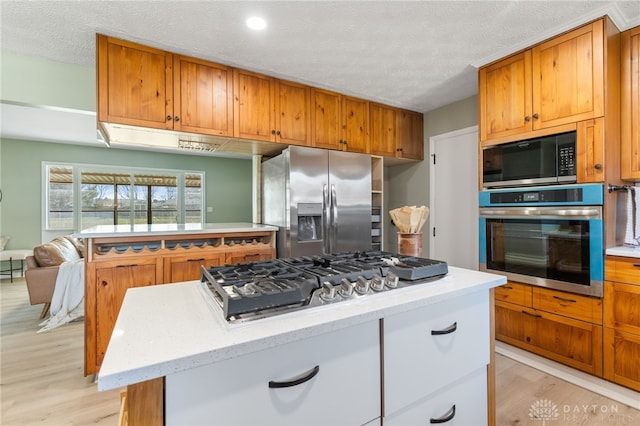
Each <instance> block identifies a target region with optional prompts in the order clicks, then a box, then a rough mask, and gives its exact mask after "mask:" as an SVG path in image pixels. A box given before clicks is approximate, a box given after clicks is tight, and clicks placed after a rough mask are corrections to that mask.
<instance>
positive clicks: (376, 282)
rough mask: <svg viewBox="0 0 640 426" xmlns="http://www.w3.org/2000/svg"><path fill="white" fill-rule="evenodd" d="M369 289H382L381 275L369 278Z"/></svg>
mask: <svg viewBox="0 0 640 426" xmlns="http://www.w3.org/2000/svg"><path fill="white" fill-rule="evenodd" d="M371 289H372V290H373V291H382V290H384V280H383V279H382V277H381V276H379V275H375V276H374V277H373V278H372V279H371Z"/></svg>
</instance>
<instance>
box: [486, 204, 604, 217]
mask: <svg viewBox="0 0 640 426" xmlns="http://www.w3.org/2000/svg"><path fill="white" fill-rule="evenodd" d="M480 217H501V218H523V217H534V218H541V219H556V218H563V219H565V218H567V219H601V218H602V207H599V206H597V207H593V206H592V207H584V208H558V207H542V208H540V207H511V208H502V209H492V208H481V209H480Z"/></svg>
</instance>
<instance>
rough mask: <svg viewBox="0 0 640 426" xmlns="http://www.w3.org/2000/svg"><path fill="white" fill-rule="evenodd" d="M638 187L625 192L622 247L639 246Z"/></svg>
mask: <svg viewBox="0 0 640 426" xmlns="http://www.w3.org/2000/svg"><path fill="white" fill-rule="evenodd" d="M639 199H640V187H633V186H631V187H629V189H628V190H627V226H626V229H625V234H624V245H626V246H640V200H639Z"/></svg>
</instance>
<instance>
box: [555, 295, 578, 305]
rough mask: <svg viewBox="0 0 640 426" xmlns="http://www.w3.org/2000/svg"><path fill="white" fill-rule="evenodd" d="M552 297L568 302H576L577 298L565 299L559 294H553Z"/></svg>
mask: <svg viewBox="0 0 640 426" xmlns="http://www.w3.org/2000/svg"><path fill="white" fill-rule="evenodd" d="M553 298H554V299H558V300H560V301H561V302H570V303H576V302H577V300H573V299H566V298H564V297H560V296H553Z"/></svg>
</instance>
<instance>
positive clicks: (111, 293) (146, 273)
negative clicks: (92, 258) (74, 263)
mask: <svg viewBox="0 0 640 426" xmlns="http://www.w3.org/2000/svg"><path fill="white" fill-rule="evenodd" d="M160 263H161V261H160ZM161 280H162V270H161V269H160V267H159V266H158V261H157V259H156V258H155V257H149V258H140V259H130V260H129V261H127V262H124V263H122V264H120V265H114V263H113V262H109V263H105V264H104V265H99V266H96V282H95V286H96V299H97V300H96V316H95V318H96V320H95V325H96V333H95V335H96V339H95V345H96V355H97V356H96V365H97V369H99V368H100V367H99V366H100V365H101V364H102V359H103V358H104V354H105V352H106V350H107V346H108V344H109V339H110V338H111V333H112V332H113V327H114V326H115V323H116V319H117V318H118V313H119V312H120V306H122V301H123V300H124V295H125V293H126V291H127V289H129V288H133V287H143V286H148V285H155V284H157V283H158V282H159V281H161Z"/></svg>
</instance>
